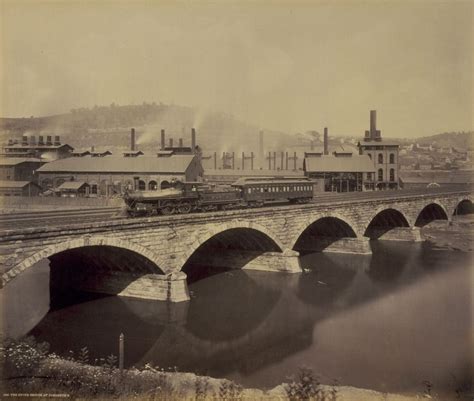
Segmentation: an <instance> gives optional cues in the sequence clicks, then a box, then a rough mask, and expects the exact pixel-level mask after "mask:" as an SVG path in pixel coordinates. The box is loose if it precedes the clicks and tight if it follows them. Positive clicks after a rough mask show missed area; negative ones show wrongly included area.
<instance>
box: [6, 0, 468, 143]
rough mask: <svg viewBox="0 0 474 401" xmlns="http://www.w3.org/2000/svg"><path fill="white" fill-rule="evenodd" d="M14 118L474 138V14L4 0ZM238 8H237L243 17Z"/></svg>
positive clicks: (449, 4)
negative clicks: (162, 111) (146, 105)
mask: <svg viewBox="0 0 474 401" xmlns="http://www.w3.org/2000/svg"><path fill="white" fill-rule="evenodd" d="M0 3H1V7H2V11H1V18H2V20H1V49H0V50H1V56H2V58H1V67H2V68H1V74H2V75H1V85H2V87H1V95H2V96H1V104H0V110H1V111H2V113H1V114H2V116H4V117H20V116H30V115H35V116H39V115H48V114H57V113H63V112H68V111H69V110H70V109H71V108H75V107H92V106H94V105H95V104H98V105H109V104H110V103H112V102H115V103H117V104H130V103H142V102H143V101H148V102H150V101H156V102H160V101H161V102H164V103H175V104H179V105H189V106H196V107H199V108H201V109H204V110H206V109H211V110H220V111H225V112H229V113H232V114H234V115H235V116H237V117H239V118H240V119H243V120H244V121H248V122H251V123H254V124H257V125H259V126H262V127H265V128H271V129H280V130H285V131H288V132H296V131H304V130H310V129H316V130H321V129H322V127H324V126H329V127H330V129H331V132H332V133H334V134H361V133H363V131H364V130H365V129H367V128H368V116H369V110H370V109H373V108H375V109H377V110H378V121H379V128H381V129H382V133H383V135H384V136H392V137H406V136H412V135H414V136H419V135H431V134H435V133H438V132H442V131H451V130H471V129H472V127H473V123H472V116H473V96H472V93H473V72H472V70H473V65H472V58H473V52H474V48H473V39H472V33H473V32H472V24H473V5H474V3H473V2H471V1H469V2H460V1H446V2H433V1H417V2H414V1H388V2H375V1H374V2H359V1H345V2H343V1H333V2H316V1H313V2H291V1H287V2H279V3H278V4H277V3H275V2H273V3H272V4H270V3H271V2H270V1H267V2H259V3H257V2H248V1H243V0H242V1H239V2H233V3H231V2H226V3H225V5H224V4H220V5H216V4H211V3H203V2H200V3H198V2H180V3H178V2H164V1H153V2H151V1H149V2H145V1H143V2H111V1H108V2H105V1H104V2H100V1H90V2H81V3H75V2H67V3H66V2H38V1H36V2H21V1H18V0H15V1H5V0H0ZM239 3H240V4H239Z"/></svg>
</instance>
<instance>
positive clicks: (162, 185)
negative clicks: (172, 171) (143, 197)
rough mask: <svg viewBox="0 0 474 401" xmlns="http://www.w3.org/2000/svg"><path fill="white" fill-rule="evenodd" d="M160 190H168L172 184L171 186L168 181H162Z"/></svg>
mask: <svg viewBox="0 0 474 401" xmlns="http://www.w3.org/2000/svg"><path fill="white" fill-rule="evenodd" d="M160 188H161V189H168V188H171V184H170V183H169V182H168V181H161V185H160Z"/></svg>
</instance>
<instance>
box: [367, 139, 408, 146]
mask: <svg viewBox="0 0 474 401" xmlns="http://www.w3.org/2000/svg"><path fill="white" fill-rule="evenodd" d="M359 145H360V146H400V143H399V142H394V141H385V140H381V141H373V140H371V141H364V140H362V141H359Z"/></svg>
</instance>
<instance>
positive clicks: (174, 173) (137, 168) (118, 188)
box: [37, 154, 203, 196]
mask: <svg viewBox="0 0 474 401" xmlns="http://www.w3.org/2000/svg"><path fill="white" fill-rule="evenodd" d="M37 173H38V175H39V184H40V185H41V187H42V188H43V190H46V189H50V190H53V191H56V190H58V189H59V188H62V187H61V186H62V185H63V184H64V183H66V182H75V183H76V184H77V185H75V186H74V187H77V188H86V190H87V195H89V196H91V195H92V196H99V195H100V196H114V195H120V194H123V193H124V192H125V191H126V190H132V189H137V190H159V189H165V188H169V187H170V186H171V184H172V183H173V182H175V181H201V179H202V175H203V169H202V167H201V163H200V162H199V159H198V157H197V156H196V155H193V154H188V155H176V154H166V155H163V154H158V155H155V156H145V155H139V156H137V157H125V156H120V157H116V156H106V157H90V156H84V157H70V158H67V159H61V160H56V161H53V162H51V163H48V164H46V165H44V166H42V167H41V168H39V169H38V170H37ZM81 184H87V185H86V186H83V185H81Z"/></svg>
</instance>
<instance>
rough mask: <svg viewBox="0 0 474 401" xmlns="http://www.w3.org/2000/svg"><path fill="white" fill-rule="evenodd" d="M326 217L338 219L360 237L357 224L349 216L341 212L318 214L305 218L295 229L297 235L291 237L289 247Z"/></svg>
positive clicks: (292, 247) (291, 247)
mask: <svg viewBox="0 0 474 401" xmlns="http://www.w3.org/2000/svg"><path fill="white" fill-rule="evenodd" d="M325 218H331V219H336V220H338V221H341V222H342V223H343V224H345V225H346V226H347V227H348V228H349V229H350V230H351V231H352V232H353V234H354V237H359V236H360V234H359V231H358V230H357V228H356V227H357V226H356V224H355V223H354V222H353V221H352V220H351V219H350V218H348V217H346V216H343V215H341V214H339V213H329V214H326V213H325V214H316V215H313V216H311V217H309V218H307V219H305V220H304V221H303V222H302V223H301V224H299V225H298V226H297V228H296V230H295V235H293V237H292V238H291V240H290V241H289V248H290V249H294V247H295V245H296V243H297V242H298V240H299V239H300V237H301V236H302V235H303V233H304V232H305V231H306V230H307V229H308V228H309V227H310V226H312V225H313V224H315V223H317V222H318V221H319V220H322V219H325Z"/></svg>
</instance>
